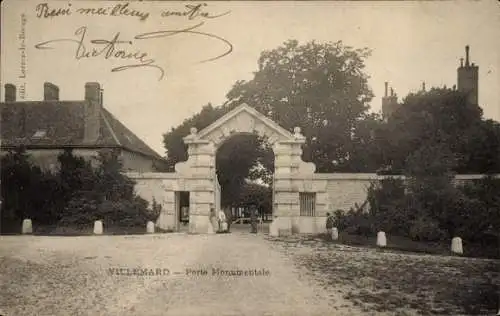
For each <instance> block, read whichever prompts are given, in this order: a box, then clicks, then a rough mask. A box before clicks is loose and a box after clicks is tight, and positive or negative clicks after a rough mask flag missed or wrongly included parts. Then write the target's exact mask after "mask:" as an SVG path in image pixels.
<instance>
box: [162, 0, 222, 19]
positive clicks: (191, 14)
mask: <svg viewBox="0 0 500 316" xmlns="http://www.w3.org/2000/svg"><path fill="white" fill-rule="evenodd" d="M206 6H207V4H206V3H199V4H186V5H185V7H186V9H185V10H184V11H163V12H162V13H161V16H162V17H169V16H180V17H187V18H188V20H194V19H195V18H197V17H202V18H205V19H215V18H219V17H221V16H224V15H226V14H229V13H230V12H231V11H227V12H224V13H221V14H216V15H212V14H210V13H208V12H204V11H203V7H206Z"/></svg>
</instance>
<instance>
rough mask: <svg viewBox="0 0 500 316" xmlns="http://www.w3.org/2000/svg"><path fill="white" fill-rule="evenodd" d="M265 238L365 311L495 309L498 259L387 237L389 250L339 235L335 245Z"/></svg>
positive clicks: (308, 238) (322, 241)
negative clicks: (467, 255)
mask: <svg viewBox="0 0 500 316" xmlns="http://www.w3.org/2000/svg"><path fill="white" fill-rule="evenodd" d="M270 240H274V241H275V242H277V244H280V245H281V246H282V247H283V248H284V249H285V251H286V253H287V254H288V255H290V256H291V257H292V258H293V259H294V261H295V263H296V264H297V265H298V266H300V267H302V268H304V269H306V271H308V273H309V274H310V275H311V276H312V277H313V278H314V279H315V280H317V281H318V282H319V283H320V284H321V285H322V286H323V287H324V288H325V290H326V291H342V294H343V296H344V297H345V298H346V299H348V300H350V301H351V302H353V303H354V304H355V305H358V306H361V307H363V308H364V309H365V310H366V311H367V312H369V311H376V312H381V313H382V312H398V311H399V313H400V315H404V313H403V312H401V311H405V310H414V311H416V312H418V314H421V315H464V314H466V315H494V314H495V313H496V312H497V310H498V304H499V299H500V297H499V294H500V288H499V284H500V260H491V259H476V258H462V257H457V256H449V255H442V254H447V253H448V254H449V250H448V249H446V250H445V249H443V248H440V247H437V246H435V245H434V247H433V246H432V245H425V244H424V245H422V244H420V245H419V246H416V245H415V244H411V243H407V244H406V246H405V244H404V243H403V241H399V243H396V242H395V240H394V238H388V245H389V244H390V243H391V241H392V242H393V246H392V248H390V247H388V248H385V249H377V248H376V247H374V246H372V245H374V244H375V239H373V240H372V239H371V238H365V237H363V238H358V237H357V236H354V237H353V236H346V235H344V236H342V234H341V236H340V241H339V242H331V241H326V240H325V238H324V237H320V236H315V237H311V236H290V237H283V238H270ZM368 242H370V244H369V246H366V244H367V243H368ZM371 242H373V243H371ZM342 243H344V244H342ZM394 244H396V245H394ZM354 245H357V246H354ZM360 245H362V247H360ZM409 245H413V246H412V247H409ZM417 247H420V248H417ZM464 248H465V245H464ZM410 249H413V250H410ZM415 249H416V250H417V251H418V250H420V251H418V252H417V251H415ZM464 250H465V249H464ZM409 251H412V252H415V253H409ZM429 253H433V254H429ZM436 254H439V255H436ZM401 313H403V314H401Z"/></svg>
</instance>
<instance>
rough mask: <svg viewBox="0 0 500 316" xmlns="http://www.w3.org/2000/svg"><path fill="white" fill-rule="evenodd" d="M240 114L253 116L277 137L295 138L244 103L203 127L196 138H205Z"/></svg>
mask: <svg viewBox="0 0 500 316" xmlns="http://www.w3.org/2000/svg"><path fill="white" fill-rule="evenodd" d="M241 112H246V113H249V114H250V115H251V116H253V117H254V118H256V119H258V120H259V121H260V122H262V123H263V124H264V125H266V126H267V127H268V128H270V129H271V130H273V131H275V132H276V133H277V134H278V135H280V136H282V137H284V138H285V139H290V140H293V139H294V138H295V136H294V135H293V134H292V133H290V132H289V131H287V130H286V129H284V128H283V127H281V126H280V125H279V124H278V123H276V122H274V121H273V120H271V119H269V118H267V117H266V116H265V115H264V114H262V113H260V112H259V111H257V110H256V109H254V108H252V107H251V106H249V105H248V104H246V103H243V104H241V105H239V106H237V107H236V108H234V109H233V110H231V111H229V112H228V113H226V114H225V115H223V116H222V117H221V118H219V119H218V120H216V121H215V122H213V123H212V124H210V125H209V126H207V127H205V128H204V129H203V130H201V131H200V132H199V133H198V137H199V138H203V137H205V136H206V135H208V134H209V133H211V132H212V131H213V130H215V129H217V128H219V127H221V126H222V125H224V124H225V123H226V122H227V121H229V120H230V119H232V118H233V117H235V116H237V115H238V114H240V113H241Z"/></svg>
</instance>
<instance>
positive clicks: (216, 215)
mask: <svg viewBox="0 0 500 316" xmlns="http://www.w3.org/2000/svg"><path fill="white" fill-rule="evenodd" d="M210 222H211V223H212V227H213V230H214V231H215V232H218V233H229V231H230V228H231V222H232V219H231V212H230V211H228V212H224V211H223V210H222V209H221V210H216V209H215V208H212V209H210ZM257 222H258V218H257V209H256V208H255V207H252V208H251V209H250V232H251V233H254V234H256V233H257Z"/></svg>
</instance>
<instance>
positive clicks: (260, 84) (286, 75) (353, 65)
mask: <svg viewBox="0 0 500 316" xmlns="http://www.w3.org/2000/svg"><path fill="white" fill-rule="evenodd" d="M369 54H370V51H369V50H368V49H353V48H351V47H348V46H344V45H343V44H342V42H336V43H322V44H320V43H316V42H314V41H313V42H309V43H306V44H304V45H299V43H298V42H297V41H295V40H290V41H287V42H285V43H284V44H283V45H282V46H280V47H278V48H276V49H273V50H270V51H264V52H263V53H262V54H261V56H260V58H259V61H258V67H259V68H258V71H257V72H256V73H255V75H254V78H253V79H252V80H250V81H239V82H237V83H236V84H235V85H234V87H233V88H232V89H231V91H229V93H228V94H227V98H228V100H230V102H237V103H241V102H246V103H247V104H249V105H251V106H254V107H255V108H256V109H257V110H258V111H260V112H261V113H263V114H265V115H267V116H269V117H270V118H271V119H273V120H274V121H275V122H277V123H279V124H280V125H281V126H283V127H284V128H286V129H288V130H292V129H293V128H294V127H295V126H299V127H301V128H302V131H303V134H304V135H305V136H306V138H307V143H306V145H305V146H304V158H305V159H306V160H308V161H313V162H314V163H315V164H316V167H317V170H318V171H320V172H331V171H334V170H338V169H341V168H343V167H344V165H346V164H348V160H349V156H352V150H353V148H352V142H351V137H352V134H353V133H356V127H358V125H357V124H356V122H357V120H359V119H360V118H362V117H363V116H364V115H365V114H366V113H367V111H368V102H369V101H370V100H371V98H372V92H371V90H370V89H369V88H368V85H367V79H368V76H367V75H366V74H365V73H363V69H364V60H365V58H366V57H368V56H369ZM334 161H336V162H337V164H335V163H334Z"/></svg>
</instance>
